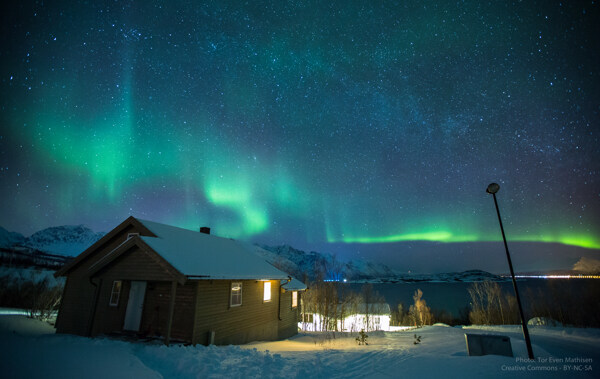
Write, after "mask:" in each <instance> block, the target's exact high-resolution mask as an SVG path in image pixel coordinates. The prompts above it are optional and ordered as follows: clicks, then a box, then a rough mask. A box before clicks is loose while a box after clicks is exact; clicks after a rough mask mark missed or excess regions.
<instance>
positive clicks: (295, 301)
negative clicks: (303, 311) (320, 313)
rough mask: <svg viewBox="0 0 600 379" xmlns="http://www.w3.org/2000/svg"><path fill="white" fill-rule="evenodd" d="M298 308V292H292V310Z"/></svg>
mask: <svg viewBox="0 0 600 379" xmlns="http://www.w3.org/2000/svg"><path fill="white" fill-rule="evenodd" d="M297 306H298V291H294V292H292V308H296V307H297Z"/></svg>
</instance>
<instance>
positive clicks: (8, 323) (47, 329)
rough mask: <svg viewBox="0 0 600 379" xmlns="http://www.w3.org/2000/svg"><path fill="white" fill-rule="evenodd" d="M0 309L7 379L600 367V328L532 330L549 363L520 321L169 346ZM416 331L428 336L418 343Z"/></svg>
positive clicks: (488, 372) (497, 374)
mask: <svg viewBox="0 0 600 379" xmlns="http://www.w3.org/2000/svg"><path fill="white" fill-rule="evenodd" d="M0 313H4V314H2V315H0V373H1V375H2V377H5V378H111V379H116V378H160V377H163V378H262V377H265V378H283V377H291V378H360V377H368V378H399V377H416V376H419V377H424V378H431V377H445V378H504V377H515V376H516V377H527V378H529V377H532V378H546V377H549V378H562V377H572V378H594V377H598V376H599V374H598V373H599V372H600V364H599V363H598V362H600V351H599V350H598V346H600V330H599V329H577V328H551V327H533V328H531V336H532V337H531V338H532V340H533V349H534V353H535V354H536V357H540V358H542V359H545V360H547V361H545V362H533V363H529V362H526V357H527V353H526V348H525V343H524V342H523V338H522V335H521V329H520V328H519V327H517V326H498V327H466V328H462V327H445V326H429V327H425V328H422V329H418V330H409V331H398V332H375V333H369V337H368V342H369V345H368V346H358V345H357V343H356V342H355V341H354V338H355V337H356V335H352V336H349V335H342V334H335V337H334V336H333V335H331V334H325V333H308V334H299V335H297V336H295V337H294V338H291V339H289V340H285V341H277V342H256V343H251V344H247V345H243V346H209V347H205V346H171V347H166V346H163V345H160V344H149V343H133V342H125V341H117V340H111V339H106V338H96V339H90V338H84V337H77V336H69V335H57V334H55V333H54V329H53V328H52V327H51V326H50V325H48V324H45V323H42V322H39V321H36V320H31V319H28V318H26V317H25V316H22V315H15V314H6V313H9V312H0ZM13 313H14V312H13ZM415 332H416V333H417V334H418V335H420V336H421V337H422V338H421V343H420V344H417V345H415V344H414V340H415V339H414V334H415ZM465 332H468V333H493V334H502V335H507V336H509V337H510V338H511V344H512V348H513V351H514V353H515V358H511V357H503V356H491V355H488V356H483V357H469V356H468V355H467V351H466V344H465V338H464V333H465ZM551 358H552V359H554V361H551ZM569 358H570V359H574V360H579V361H580V362H578V363H570V362H567V359H569ZM560 360H562V362H560ZM589 360H591V361H589ZM581 361H587V362H581ZM578 369H580V370H581V371H579V370H578Z"/></svg>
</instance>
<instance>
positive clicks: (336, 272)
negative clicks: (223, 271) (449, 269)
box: [255, 245, 395, 280]
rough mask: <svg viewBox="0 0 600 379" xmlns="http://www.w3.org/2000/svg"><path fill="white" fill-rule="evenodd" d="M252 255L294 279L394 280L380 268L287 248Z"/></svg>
mask: <svg viewBox="0 0 600 379" xmlns="http://www.w3.org/2000/svg"><path fill="white" fill-rule="evenodd" d="M255 252H256V253H257V254H259V255H261V256H262V257H263V258H264V259H265V260H266V261H268V262H269V263H271V264H272V265H274V266H275V267H277V268H279V269H280V270H282V271H285V272H288V273H290V274H291V275H293V276H295V277H297V278H300V279H302V278H304V276H305V275H306V276H307V277H308V278H309V279H315V278H318V277H321V278H323V279H326V280H343V279H348V280H365V279H375V278H387V277H393V276H395V272H394V271H393V270H392V269H390V268H389V267H387V266H386V265H384V264H379V263H373V262H367V261H363V260H352V261H349V262H342V261H339V260H337V259H336V258H335V256H333V255H331V254H327V253H318V252H316V251H311V252H308V253H307V252H305V251H302V250H298V249H295V248H293V247H292V246H289V245H281V246H266V245H261V246H256V248H255Z"/></svg>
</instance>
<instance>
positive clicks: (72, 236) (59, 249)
mask: <svg viewBox="0 0 600 379" xmlns="http://www.w3.org/2000/svg"><path fill="white" fill-rule="evenodd" d="M104 234H106V233H96V232H94V231H92V230H91V229H89V228H87V227H85V226H83V225H64V226H55V227H51V228H46V229H43V230H40V231H39V232H36V233H34V234H32V235H31V236H30V237H28V238H27V239H25V241H24V242H23V243H22V244H23V245H24V246H27V247H30V248H32V249H37V250H41V251H44V252H47V253H51V254H60V255H69V256H76V255H79V254H80V253H82V252H83V251H84V250H85V249H87V248H88V247H90V246H92V244H94V242H96V241H97V240H99V239H100V238H102V236H104Z"/></svg>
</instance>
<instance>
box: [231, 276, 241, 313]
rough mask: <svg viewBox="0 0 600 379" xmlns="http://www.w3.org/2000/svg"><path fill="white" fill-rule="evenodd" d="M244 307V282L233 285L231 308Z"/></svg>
mask: <svg viewBox="0 0 600 379" xmlns="http://www.w3.org/2000/svg"><path fill="white" fill-rule="evenodd" d="M240 305H242V282H233V283H231V306H232V307H237V306H240Z"/></svg>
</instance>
